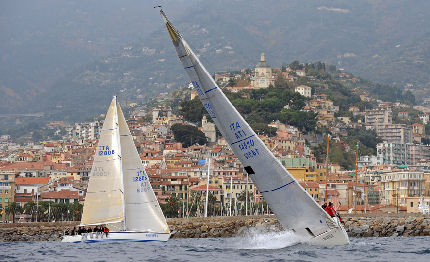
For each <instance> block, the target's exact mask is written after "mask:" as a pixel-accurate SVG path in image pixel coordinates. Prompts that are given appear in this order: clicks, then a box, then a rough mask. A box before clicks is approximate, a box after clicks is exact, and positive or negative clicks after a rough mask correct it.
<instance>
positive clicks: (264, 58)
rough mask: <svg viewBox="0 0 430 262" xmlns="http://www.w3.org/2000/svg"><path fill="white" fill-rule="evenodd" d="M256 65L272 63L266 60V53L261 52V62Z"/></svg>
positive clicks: (266, 65) (262, 65)
mask: <svg viewBox="0 0 430 262" xmlns="http://www.w3.org/2000/svg"><path fill="white" fill-rule="evenodd" d="M255 67H270V65H269V64H268V63H267V62H266V55H265V54H264V53H261V55H260V62H258V64H257V65H256V66H255Z"/></svg>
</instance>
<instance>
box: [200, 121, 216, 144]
mask: <svg viewBox="0 0 430 262" xmlns="http://www.w3.org/2000/svg"><path fill="white" fill-rule="evenodd" d="M202 132H203V133H204V134H205V136H206V138H207V139H208V142H210V143H215V142H216V130H215V124H214V123H211V122H208V120H207V119H206V116H203V118H202Z"/></svg>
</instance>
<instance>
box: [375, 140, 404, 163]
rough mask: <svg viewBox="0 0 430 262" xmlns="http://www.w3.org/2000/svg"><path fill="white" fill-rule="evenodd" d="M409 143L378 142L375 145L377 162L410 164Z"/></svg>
mask: <svg viewBox="0 0 430 262" xmlns="http://www.w3.org/2000/svg"><path fill="white" fill-rule="evenodd" d="M410 148H411V144H400V143H398V144H397V143H387V142H383V143H379V144H377V145H376V154H377V164H379V165H381V164H382V165H384V164H387V165H410V164H411V151H410Z"/></svg>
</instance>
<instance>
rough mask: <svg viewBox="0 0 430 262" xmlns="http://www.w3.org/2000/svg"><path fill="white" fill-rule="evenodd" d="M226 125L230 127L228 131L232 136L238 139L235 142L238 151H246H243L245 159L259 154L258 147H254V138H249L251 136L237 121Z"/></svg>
mask: <svg viewBox="0 0 430 262" xmlns="http://www.w3.org/2000/svg"><path fill="white" fill-rule="evenodd" d="M228 127H229V128H230V131H231V132H232V133H233V135H234V137H235V138H236V139H238V141H237V142H235V143H237V146H238V147H239V149H240V151H246V152H244V153H243V156H244V157H245V158H246V159H250V158H252V157H255V156H258V155H260V151H259V149H258V148H256V144H255V141H254V139H251V137H253V136H252V135H251V136H249V134H247V132H245V130H243V129H242V127H241V126H240V124H239V122H234V123H231V124H230V125H229V126H228Z"/></svg>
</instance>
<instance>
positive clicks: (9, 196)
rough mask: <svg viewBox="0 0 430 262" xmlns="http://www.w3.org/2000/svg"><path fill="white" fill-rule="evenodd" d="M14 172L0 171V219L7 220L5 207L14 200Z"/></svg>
mask: <svg viewBox="0 0 430 262" xmlns="http://www.w3.org/2000/svg"><path fill="white" fill-rule="evenodd" d="M14 195H15V174H14V173H9V172H1V173H0V221H7V220H9V219H8V217H7V216H6V208H7V206H8V205H9V203H12V202H14Z"/></svg>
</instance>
